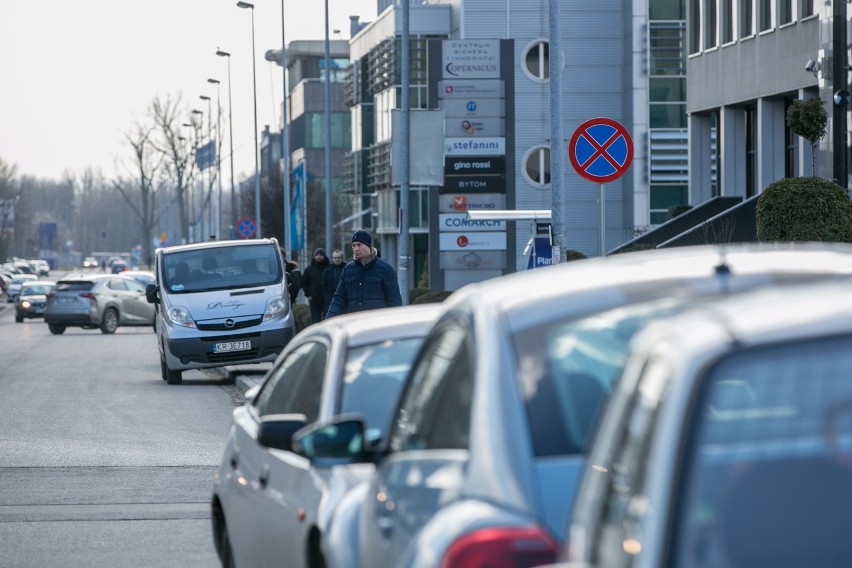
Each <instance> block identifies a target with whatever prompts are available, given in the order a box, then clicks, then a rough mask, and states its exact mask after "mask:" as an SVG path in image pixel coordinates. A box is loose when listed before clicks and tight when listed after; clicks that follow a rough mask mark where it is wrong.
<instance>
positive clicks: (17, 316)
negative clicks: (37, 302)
mask: <svg viewBox="0 0 852 568" xmlns="http://www.w3.org/2000/svg"><path fill="white" fill-rule="evenodd" d="M15 321H16V322H18V323H21V322H22V321H24V314H22V313H21V312H16V313H15Z"/></svg>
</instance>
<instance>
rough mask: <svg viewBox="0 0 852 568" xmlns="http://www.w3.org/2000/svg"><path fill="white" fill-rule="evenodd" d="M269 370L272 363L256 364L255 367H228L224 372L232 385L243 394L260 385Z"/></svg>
mask: <svg viewBox="0 0 852 568" xmlns="http://www.w3.org/2000/svg"><path fill="white" fill-rule="evenodd" d="M271 368H272V363H258V364H256V365H229V366H227V367H225V371H227V373H228V376H230V377H231V378H232V379H233V380H234V384H235V385H236V386H237V387H238V388H239V389H240V390H241V391H242V392H243V394H245V392H246V391H247V390H249V389H250V388H252V387H254V386H257V385H259V384H261V383H262V382H263V377H264V376H266V372H267V371H269V369H271Z"/></svg>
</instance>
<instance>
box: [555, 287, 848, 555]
mask: <svg viewBox="0 0 852 568" xmlns="http://www.w3.org/2000/svg"><path fill="white" fill-rule="evenodd" d="M850 369H852V295H850V291H849V285H848V283H843V284H841V285H812V286H803V287H801V288H800V287H790V288H777V289H773V290H763V291H759V292H754V293H749V294H743V295H740V296H737V297H734V298H730V299H726V300H722V301H719V302H716V303H713V304H711V305H709V306H703V307H702V308H701V309H700V310H691V311H688V312H686V313H683V314H680V315H677V316H674V317H672V318H670V319H665V320H660V321H657V322H654V323H652V324H650V325H649V326H648V327H647V328H645V329H644V330H642V331H641V332H640V333H639V334H637V336H636V337H635V340H634V343H633V348H632V350H631V355H630V356H629V358H628V360H627V364H626V367H625V371H624V374H623V378H622V380H621V381H620V382H619V384H618V386H617V387H616V389H615V391H614V392H613V394H612V397H611V398H610V400H609V402H608V403H607V404H606V406H605V407H604V410H603V412H602V417H601V420H600V423H599V427H598V431H597V435H596V437H595V440H594V443H593V444H592V447H591V450H590V454H589V460H588V464H589V465H588V466H587V467H586V468H585V471H584V475H583V477H582V482H581V484H580V489H579V492H578V497H577V503H576V506H575V508H574V511H573V515H572V519H571V523H570V532H569V533H568V534H569V536H568V538H567V539H566V540H567V546H566V547H565V549H564V550H563V551H562V552H561V554H560V558H561V559H563V560H566V563H564V564H560V565H559V566H565V567H566V568H567V567H569V566H570V567H579V566H584V567H601V568H604V567H607V568H608V567H611V566H632V567H642V568H658V567H664V566H690V567H698V566H719V567H734V568H736V567H753V566H767V567H768V566H773V567H782V566H785V567H792V566H820V567H838V568H840V567H846V566H852V548H850V547H849V545H848V542H849V532H848V528H849V527H850V526H852V461H850V459H849V456H850V455H852V374H850V373H849V370H850Z"/></svg>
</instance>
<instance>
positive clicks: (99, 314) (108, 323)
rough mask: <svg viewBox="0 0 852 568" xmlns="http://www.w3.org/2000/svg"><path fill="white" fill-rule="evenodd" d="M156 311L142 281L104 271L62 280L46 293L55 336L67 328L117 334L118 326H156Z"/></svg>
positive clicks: (48, 317) (47, 319)
mask: <svg viewBox="0 0 852 568" xmlns="http://www.w3.org/2000/svg"><path fill="white" fill-rule="evenodd" d="M154 313H155V312H154V306H153V305H152V304H149V303H148V300H147V298H146V296H145V287H144V286H143V285H142V284H141V283H140V282H138V281H136V280H134V279H133V278H126V277H124V276H118V275H106V274H104V275H96V276H86V277H81V278H70V279H69V278H65V279H62V280H59V281H58V282H57V283H56V287H55V288H54V289H53V292H52V293H51V294H49V295H48V296H47V305H46V306H45V310H44V321H45V323H47V325H48V326H49V328H50V332H51V333H53V334H55V335H60V334H62V333H65V328H67V327H81V328H83V329H100V330H101V332H102V333H115V330H116V329H118V327H119V326H125V325H127V326H133V325H135V326H153V325H154Z"/></svg>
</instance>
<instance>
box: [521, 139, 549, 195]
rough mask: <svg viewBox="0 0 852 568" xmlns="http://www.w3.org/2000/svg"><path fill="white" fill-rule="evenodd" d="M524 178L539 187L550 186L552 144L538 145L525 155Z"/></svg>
mask: <svg viewBox="0 0 852 568" xmlns="http://www.w3.org/2000/svg"><path fill="white" fill-rule="evenodd" d="M524 178H526V180H527V181H528V182H529V183H530V184H532V185H533V186H534V187H537V188H541V189H544V188H547V187H550V146H536V147H534V148H530V149H529V150H527V153H526V154H525V155H524Z"/></svg>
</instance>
